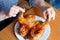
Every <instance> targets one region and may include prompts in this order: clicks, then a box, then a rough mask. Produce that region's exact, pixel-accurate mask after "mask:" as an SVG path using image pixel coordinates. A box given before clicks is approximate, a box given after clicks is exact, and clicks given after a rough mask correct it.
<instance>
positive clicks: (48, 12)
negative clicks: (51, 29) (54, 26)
mask: <svg viewBox="0 0 60 40" xmlns="http://www.w3.org/2000/svg"><path fill="white" fill-rule="evenodd" d="M42 10H43V16H44V18H45V19H46V20H48V21H51V19H53V20H54V19H55V11H54V9H53V8H52V7H49V8H48V7H45V8H43V9H42Z"/></svg>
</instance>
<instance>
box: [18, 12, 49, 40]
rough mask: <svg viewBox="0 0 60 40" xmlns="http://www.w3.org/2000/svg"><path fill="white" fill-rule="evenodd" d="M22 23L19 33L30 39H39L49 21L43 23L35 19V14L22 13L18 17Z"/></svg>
mask: <svg viewBox="0 0 60 40" xmlns="http://www.w3.org/2000/svg"><path fill="white" fill-rule="evenodd" d="M18 22H19V23H20V27H19V34H20V35H21V36H23V37H24V38H28V39H29V40H38V39H39V38H40V37H41V36H42V34H43V32H44V30H45V29H46V27H47V24H48V22H47V21H46V22H44V23H42V22H41V21H36V20H35V15H26V16H24V15H23V13H20V15H19V17H18Z"/></svg>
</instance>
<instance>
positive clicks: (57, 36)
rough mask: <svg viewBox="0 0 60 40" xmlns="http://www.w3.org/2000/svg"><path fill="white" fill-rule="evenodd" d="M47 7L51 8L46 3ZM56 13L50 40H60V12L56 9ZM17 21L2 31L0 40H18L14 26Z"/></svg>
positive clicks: (51, 23)
mask: <svg viewBox="0 0 60 40" xmlns="http://www.w3.org/2000/svg"><path fill="white" fill-rule="evenodd" d="M46 5H47V6H51V5H50V4H48V3H46ZM54 10H55V11H56V19H55V20H54V21H51V22H50V26H51V34H50V36H49V38H48V40H60V11H59V10H57V9H56V8H54ZM15 23H16V21H14V22H12V23H11V24H9V25H8V26H7V27H6V28H4V29H3V30H2V31H0V40H18V39H17V38H16V36H15V35H14V24H15Z"/></svg>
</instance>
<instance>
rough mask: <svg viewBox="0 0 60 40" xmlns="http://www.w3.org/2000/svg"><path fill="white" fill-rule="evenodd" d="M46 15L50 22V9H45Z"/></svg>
mask: <svg viewBox="0 0 60 40" xmlns="http://www.w3.org/2000/svg"><path fill="white" fill-rule="evenodd" d="M47 13H48V21H50V20H51V12H50V9H47Z"/></svg>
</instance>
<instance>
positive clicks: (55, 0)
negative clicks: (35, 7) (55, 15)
mask: <svg viewBox="0 0 60 40" xmlns="http://www.w3.org/2000/svg"><path fill="white" fill-rule="evenodd" d="M45 1H47V2H48V3H50V4H51V5H52V6H54V7H55V8H57V9H58V10H60V0H45Z"/></svg>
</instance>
